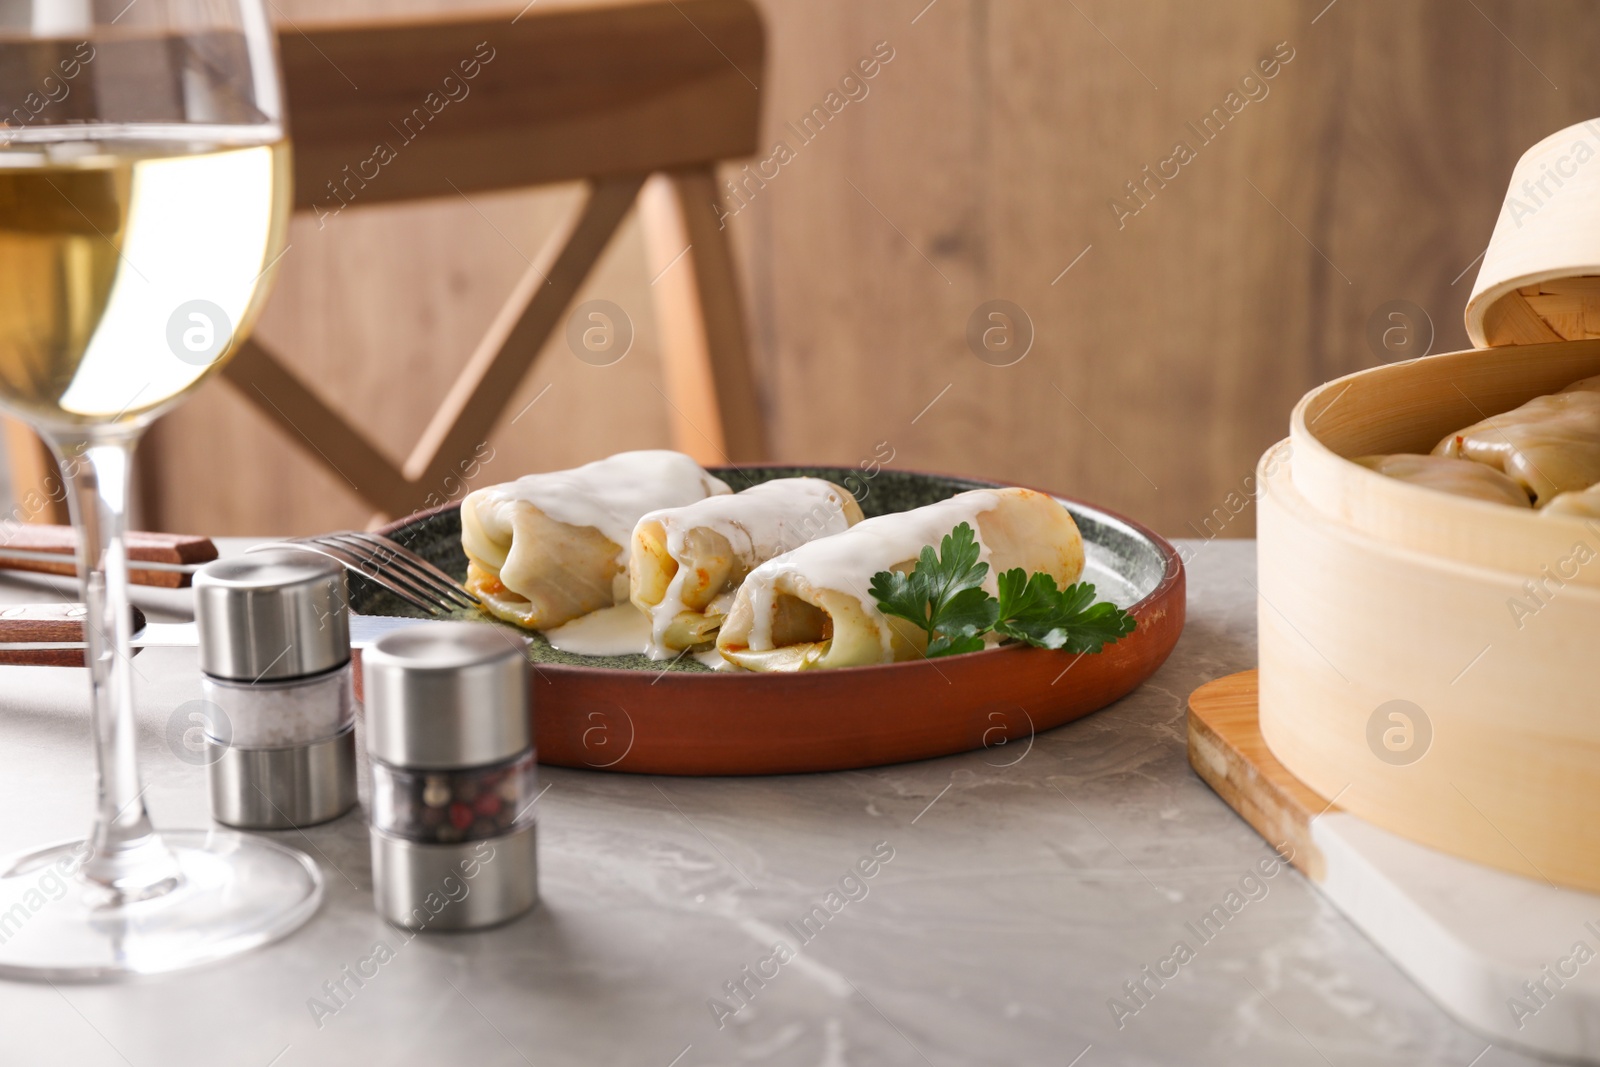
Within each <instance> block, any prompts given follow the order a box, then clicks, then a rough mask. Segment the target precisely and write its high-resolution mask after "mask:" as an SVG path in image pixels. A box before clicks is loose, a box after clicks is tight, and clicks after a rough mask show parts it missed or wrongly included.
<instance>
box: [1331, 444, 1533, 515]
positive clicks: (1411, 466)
mask: <svg viewBox="0 0 1600 1067" xmlns="http://www.w3.org/2000/svg"><path fill="white" fill-rule="evenodd" d="M1356 462H1357V463H1359V464H1361V465H1362V466H1363V467H1367V468H1370V469H1372V470H1375V471H1377V472H1378V473H1379V474H1383V475H1387V476H1388V477H1390V478H1395V479H1398V480H1399V481H1402V482H1411V483H1412V484H1413V485H1425V486H1427V487H1428V488H1429V489H1437V490H1439V491H1440V492H1442V493H1450V494H1453V495H1455V496H1465V497H1471V498H1473V499H1474V500H1487V501H1489V502H1490V503H1493V504H1509V505H1511V506H1512V507H1515V508H1526V507H1532V506H1533V505H1531V504H1530V503H1529V502H1528V494H1527V493H1525V492H1523V490H1522V487H1521V486H1520V485H1518V484H1517V483H1516V482H1514V481H1512V480H1511V479H1510V478H1508V477H1507V476H1506V475H1504V474H1502V473H1501V472H1500V471H1498V470H1495V469H1494V468H1493V467H1490V466H1487V465H1485V464H1482V463H1473V462H1472V461H1470V460H1465V459H1451V458H1449V457H1447V456H1418V455H1410V454H1400V455H1394V456H1362V457H1361V458H1360V459H1358V460H1356Z"/></svg>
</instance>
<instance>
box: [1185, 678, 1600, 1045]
mask: <svg viewBox="0 0 1600 1067" xmlns="http://www.w3.org/2000/svg"><path fill="white" fill-rule="evenodd" d="M1189 763H1190V764H1191V765H1192V766H1193V767H1194V769H1195V772H1196V773H1197V774H1199V775H1200V777H1201V778H1202V779H1203V780H1204V781H1205V782H1206V784H1207V785H1209V786H1211V788H1212V789H1214V790H1215V791H1216V793H1217V795H1218V796H1220V797H1221V798H1222V799H1223V800H1224V801H1226V802H1227V804H1228V806H1229V807H1231V808H1232V809H1233V810H1234V811H1236V812H1238V813H1239V815H1240V817H1241V818H1243V819H1244V820H1245V821H1246V822H1247V823H1249V824H1250V825H1251V826H1252V827H1254V828H1255V830H1256V832H1257V833H1259V834H1260V835H1261V836H1262V837H1263V838H1265V839H1266V841H1267V843H1268V844H1269V845H1272V846H1274V847H1275V848H1277V849H1278V850H1279V851H1280V853H1282V854H1284V855H1286V856H1288V857H1289V858H1290V861H1291V862H1292V863H1293V864H1294V865H1295V866H1296V867H1298V868H1299V869H1300V870H1301V871H1302V872H1303V873H1305V875H1306V876H1307V877H1308V878H1309V879H1310V880H1311V882H1312V884H1313V885H1315V886H1316V888H1317V890H1318V892H1320V893H1321V894H1322V895H1323V896H1324V897H1326V898H1327V899H1328V901H1329V902H1330V903H1332V904H1333V905H1334V906H1335V907H1336V908H1338V909H1339V910H1340V911H1341V912H1343V913H1344V915H1345V917H1346V918H1348V919H1349V920H1350V921H1351V922H1352V923H1354V924H1355V926H1356V927H1358V928H1359V929H1360V930H1361V931H1362V932H1363V933H1364V934H1366V935H1367V937H1368V938H1370V939H1371V940H1372V942H1373V943H1374V944H1375V945H1376V946H1377V947H1378V948H1379V949H1380V950H1381V951H1382V952H1383V953H1384V954H1385V955H1387V956H1388V957H1389V958H1390V959H1391V960H1393V961H1394V963H1395V965H1396V966H1398V967H1399V968H1400V969H1401V970H1402V971H1404V972H1405V973H1406V974H1407V975H1408V976H1409V977H1410V978H1411V979H1412V981H1414V982H1416V983H1417V985H1418V986H1420V987H1421V988H1422V990H1423V991H1424V992H1426V993H1427V994H1428V995H1429V996H1431V997H1432V998H1433V999H1434V1000H1435V1001H1437V1002H1438V1004H1439V1005H1440V1006H1441V1007H1442V1008H1444V1009H1445V1010H1446V1011H1447V1012H1449V1013H1450V1014H1451V1015H1453V1016H1455V1017H1456V1018H1457V1019H1458V1020H1460V1021H1461V1023H1462V1024H1463V1025H1465V1026H1468V1027H1470V1028H1471V1029H1473V1030H1476V1031H1477V1032H1479V1033H1480V1034H1482V1035H1483V1036H1484V1037H1485V1038H1486V1039H1488V1040H1490V1041H1493V1042H1495V1043H1497V1044H1504V1045H1514V1046H1519V1047H1521V1048H1525V1049H1528V1050H1529V1051H1532V1052H1535V1053H1539V1054H1542V1055H1546V1056H1559V1057H1563V1058H1565V1059H1568V1060H1572V1061H1576V1062H1579V1063H1600V895H1597V894H1592V893H1584V892H1580V891H1578V890H1574V889H1561V888H1557V887H1556V886H1553V885H1549V884H1546V883H1544V882H1539V881H1535V880H1533V879H1528V878H1523V877H1520V876H1518V875H1515V874H1510V873H1508V872H1505V871H1501V870H1497V869H1495V868H1491V867H1484V866H1481V865H1479V864H1475V863H1471V862H1468V861H1467V860H1462V859H1458V858H1456V857H1454V856H1448V855H1445V854H1444V853H1442V852H1436V851H1434V850H1433V849H1430V848H1427V847H1425V846H1423V845H1418V844H1416V843H1414V842H1411V841H1408V840H1406V839H1404V838H1401V837H1398V836H1396V835H1395V834H1391V833H1389V832H1388V831H1386V830H1381V829H1379V828H1378V827H1376V826H1373V825H1371V824H1370V823H1367V822H1365V821H1363V820H1361V819H1359V818H1357V817H1356V816H1354V815H1351V814H1350V813H1349V812H1346V811H1342V810H1341V809H1340V808H1339V807H1338V806H1337V805H1336V804H1334V803H1332V802H1331V801H1330V800H1327V799H1324V798H1323V797H1321V796H1319V795H1318V794H1316V793H1315V792H1313V791H1312V790H1311V789H1310V788H1308V787H1307V786H1306V785H1305V784H1304V783H1302V782H1301V781H1300V780H1299V779H1297V778H1295V777H1294V776H1293V775H1291V774H1290V773H1289V772H1288V771H1287V770H1285V769H1284V767H1283V765H1282V764H1280V763H1279V762H1278V761H1277V760H1276V759H1275V758H1273V755H1272V753H1271V752H1270V751H1269V750H1268V749H1267V745H1266V742H1265V741H1264V740H1262V737H1261V731H1260V729H1259V727H1258V725H1257V718H1256V672H1255V671H1245V672H1243V673H1241V674H1233V675H1229V676H1228V677H1226V678H1219V679H1217V680H1216V681H1214V682H1210V683H1208V684H1206V685H1203V686H1201V687H1200V688H1199V689H1197V690H1195V691H1194V692H1193V693H1192V694H1190V696H1189ZM1334 799H1337V798H1334ZM1580 944H1581V945H1582V946H1583V948H1582V949H1581V950H1580V949H1579V948H1578V946H1579V945H1580ZM1579 957H1582V959H1581V960H1580V959H1579Z"/></svg>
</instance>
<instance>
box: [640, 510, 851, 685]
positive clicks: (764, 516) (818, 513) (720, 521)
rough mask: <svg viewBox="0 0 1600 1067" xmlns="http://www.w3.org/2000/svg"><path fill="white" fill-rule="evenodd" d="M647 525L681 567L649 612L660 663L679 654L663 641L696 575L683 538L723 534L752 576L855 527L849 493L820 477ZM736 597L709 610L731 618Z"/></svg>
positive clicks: (658, 515) (662, 514)
mask: <svg viewBox="0 0 1600 1067" xmlns="http://www.w3.org/2000/svg"><path fill="white" fill-rule="evenodd" d="M648 520H654V521H656V522H659V523H660V524H661V528H662V530H663V531H664V532H665V533H666V535H667V554H668V555H670V556H671V557H672V558H673V559H674V560H676V561H677V562H678V563H679V565H680V566H679V568H678V573H677V574H675V575H673V577H672V581H671V582H669V583H668V585H667V591H666V595H665V596H663V597H662V599H661V603H659V604H657V605H655V606H654V607H653V608H651V609H650V618H651V642H652V645H653V646H654V647H653V651H652V656H653V657H654V658H657V659H659V658H661V657H662V656H671V655H674V653H673V652H672V651H671V650H670V649H668V648H666V647H665V646H664V645H663V644H662V640H663V638H664V637H665V636H666V632H667V628H668V627H669V626H671V625H672V621H673V620H674V619H676V618H677V617H678V616H679V614H681V613H682V612H684V611H687V610H689V609H688V607H687V606H686V605H685V604H684V602H683V587H684V583H685V582H686V581H687V580H688V579H689V578H690V577H691V575H692V573H693V571H692V568H691V567H690V566H689V565H688V564H689V553H688V551H687V548H686V546H685V544H684V538H685V537H687V536H688V534H689V532H690V531H691V530H701V529H705V530H712V531H714V532H715V533H719V534H721V535H722V536H723V537H724V538H726V539H727V541H728V544H729V545H730V546H731V547H732V548H733V554H734V557H735V558H736V559H737V560H738V561H739V562H740V563H741V564H742V566H741V567H740V568H739V569H740V570H741V571H748V570H750V569H752V568H754V567H756V566H757V565H759V564H761V563H764V562H766V561H767V560H770V559H772V558H774V557H776V556H781V555H783V554H784V553H785V552H789V551H792V550H793V549H795V548H798V547H799V546H801V545H803V544H806V543H808V542H810V541H814V540H816V539H817V538H821V537H829V536H832V535H834V534H838V533H842V532H843V531H845V530H848V529H849V528H850V520H849V519H848V518H846V517H845V513H844V491H843V490H842V489H840V488H839V487H838V486H836V485H834V484H833V483H832V482H829V481H825V480H824V479H821V478H776V479H774V480H772V481H770V482H763V483H761V484H760V485H753V486H751V487H750V488H749V489H746V490H744V491H743V492H740V493H733V494H731V495H728V496H712V497H706V498H705V499H704V500H698V501H696V502H695V503H693V504H686V505H684V506H683V507H678V508H664V509H662V510H659V511H653V512H651V513H650V514H648V515H645V516H644V517H643V518H642V519H640V520H639V521H640V522H645V521H648ZM733 592H734V590H732V589H728V590H725V591H724V594H723V595H719V596H718V597H717V599H716V600H714V601H713V602H712V603H711V605H710V607H709V609H708V610H709V611H715V612H718V613H726V612H727V610H728V608H729V606H731V601H732V597H731V595H729V594H731V593H733ZM718 660H719V661H720V660H721V657H720V656H719V657H718Z"/></svg>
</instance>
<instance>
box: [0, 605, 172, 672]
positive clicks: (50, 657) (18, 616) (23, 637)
mask: <svg viewBox="0 0 1600 1067" xmlns="http://www.w3.org/2000/svg"><path fill="white" fill-rule="evenodd" d="M130 607H131V606H130ZM131 610H132V611H133V630H134V632H135V633H138V632H139V630H141V629H143V628H144V612H142V611H140V610H139V609H138V608H131ZM85 614H87V612H86V611H85V609H84V606H83V605H82V604H12V605H10V606H8V607H0V645H3V644H12V643H21V642H28V643H38V642H41V641H59V642H61V643H62V644H67V643H80V642H82V641H83V617H84V615H85ZM134 653H135V655H137V654H138V650H137V649H135V650H134ZM83 656H84V650H83V649H81V648H52V649H45V648H41V649H31V650H26V651H23V650H14V651H7V650H5V649H0V666H7V667H82V666H83Z"/></svg>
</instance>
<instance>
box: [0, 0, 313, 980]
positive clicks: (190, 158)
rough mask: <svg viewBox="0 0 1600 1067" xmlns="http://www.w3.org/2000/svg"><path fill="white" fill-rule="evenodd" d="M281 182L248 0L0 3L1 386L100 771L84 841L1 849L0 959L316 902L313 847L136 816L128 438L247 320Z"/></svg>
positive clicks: (155, 945) (68, 958) (134, 945)
mask: <svg viewBox="0 0 1600 1067" xmlns="http://www.w3.org/2000/svg"><path fill="white" fill-rule="evenodd" d="M289 190H290V169H289V146H288V142H287V140H286V139H285V129H284V121H283V94H282V88H281V85H280V76H279V73H278V67H277V57H276V43H275V40H274V35H273V29H272V26H271V24H270V23H269V22H268V21H267V18H266V14H265V12H264V11H263V9H262V7H261V3H260V0H145V2H143V3H140V2H139V0H133V2H129V0H107V2H102V0H14V2H9V3H5V4H3V5H0V408H4V409H5V410H6V411H8V412H10V413H12V414H13V415H16V416H19V417H21V418H22V419H25V420H26V421H27V422H29V423H30V424H32V425H33V426H34V427H35V428H36V429H37V430H38V431H39V432H40V434H41V435H42V436H43V437H44V438H45V439H46V440H47V441H48V442H49V444H50V447H51V449H52V451H53V452H54V453H55V456H56V459H57V460H58V462H59V463H60V465H61V469H62V473H63V480H64V482H65V485H66V491H67V495H68V505H69V509H70V511H71V513H72V520H73V525H74V526H75V527H76V528H77V531H78V544H79V557H78V571H79V581H80V585H81V588H82V595H83V600H84V603H85V605H86V606H87V609H88V611H87V616H86V624H85V626H84V630H85V643H86V647H87V653H86V658H87V661H88V667H89V673H90V687H91V695H92V700H93V709H92V712H93V714H92V724H93V734H94V750H95V764H96V772H97V775H98V789H97V797H96V809H95V818H94V824H93V827H92V829H91V832H90V834H89V837H88V838H87V839H86V840H84V841H80V842H74V843H71V844H67V845H58V846H55V847H52V848H47V849H44V850H42V851H37V852H33V853H30V854H28V855H24V856H19V857H10V858H8V859H4V860H0V976H7V977H26V978H40V979H57V978H111V977H117V976H122V975H132V974H148V973H153V972H158V971H168V970H174V969H177V968H181V967H186V966H191V965H194V964H199V963H205V962H208V961H211V960H215V959H219V958H222V957H225V956H229V955H233V954H235V953H238V952H243V951H245V950H247V949H250V948H253V947H255V946H257V945H260V944H263V943H265V942H267V941H269V940H272V939H273V938H276V937H280V936H282V935H283V934H285V933H287V932H289V931H290V930H293V929H294V928H295V927H297V926H299V925H300V924H301V923H302V922H304V921H305V920H306V919H307V918H309V917H310V916H311V914H312V913H313V912H315V911H316V908H317V905H318V903H319V902H320V900H321V895H322V879H321V875H320V874H319V873H318V870H317V868H316V865H315V864H313V863H312V862H311V861H310V860H309V859H308V858H307V857H305V856H304V855H302V854H301V853H299V852H296V851H293V850H291V849H287V848H283V847H281V846H279V845H277V844H275V843H273V842H271V841H268V840H267V839H265V838H259V837H247V836H244V835H241V834H237V833H233V832H231V831H220V830H204V831H202V830H185V831H178V832H167V833H164V834H158V833H156V831H155V830H154V829H153V828H152V826H151V824H150V818H149V815H148V813H147V812H146V810H145V805H144V800H143V789H142V787H141V786H140V784H139V769H138V764H137V760H136V757H135V727H134V713H133V692H132V681H133V679H132V673H131V664H130V660H129V654H130V640H131V637H132V633H131V630H132V620H131V613H130V610H129V602H128V573H127V567H128V558H127V550H126V547H125V544H124V530H125V526H126V512H127V507H128V500H129V480H130V477H131V474H132V462H131V461H132V454H133V449H134V446H135V444H136V443H137V441H138V439H139V436H140V434H141V433H142V431H143V430H144V428H145V427H146V426H148V425H149V423H150V422H151V421H152V420H153V419H155V417H156V416H157V415H159V414H160V413H161V412H162V411H164V410H166V409H168V408H170V407H172V406H173V405H175V404H176V403H177V402H178V401H179V400H180V399H181V398H182V397H183V396H184V395H186V394H187V393H189V392H191V391H192V390H194V389H195V388H197V387H198V386H199V385H200V383H201V382H202V381H204V380H205V379H206V378H208V377H209V376H210V375H211V374H213V373H215V371H216V370H217V369H218V367H220V366H221V365H222V363H223V362H224V361H225V360H226V359H227V358H228V357H229V356H230V355H232V353H233V351H234V349H235V348H236V347H237V345H238V344H239V343H240V341H241V340H242V339H243V337H244V336H245V334H246V333H247V332H248V330H249V328H250V326H251V325H252V323H253V322H254V320H255V318H256V315H257V314H258V312H259V311H260V307H261V304H262V302H263V300H264V299H265V296H266V293H267V290H268V289H269V287H270V281H271V278H272V275H273V272H274V268H275V267H276V264H277V260H278V257H279V256H280V255H281V254H282V252H283V250H284V236H285V229H286V226H287V217H288V212H289V207H290V193H289ZM58 888H59V889H60V891H59V892H58V891H57V890H58Z"/></svg>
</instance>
